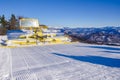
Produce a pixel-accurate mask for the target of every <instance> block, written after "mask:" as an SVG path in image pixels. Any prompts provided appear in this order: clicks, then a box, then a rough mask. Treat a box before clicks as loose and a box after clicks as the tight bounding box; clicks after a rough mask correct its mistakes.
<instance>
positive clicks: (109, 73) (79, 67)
mask: <svg viewBox="0 0 120 80" xmlns="http://www.w3.org/2000/svg"><path fill="white" fill-rule="evenodd" d="M119 79H120V47H118V46H106V45H91V44H83V43H74V44H59V45H48V46H34V47H22V48H10V49H9V48H0V80H119Z"/></svg>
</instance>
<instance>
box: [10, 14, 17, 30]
mask: <svg viewBox="0 0 120 80" xmlns="http://www.w3.org/2000/svg"><path fill="white" fill-rule="evenodd" d="M16 24H17V19H16V17H15V15H14V14H12V15H11V18H10V21H9V29H10V30H15V29H16Z"/></svg>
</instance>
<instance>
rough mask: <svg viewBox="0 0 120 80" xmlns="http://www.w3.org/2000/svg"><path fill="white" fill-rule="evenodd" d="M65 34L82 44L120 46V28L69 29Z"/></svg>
mask: <svg viewBox="0 0 120 80" xmlns="http://www.w3.org/2000/svg"><path fill="white" fill-rule="evenodd" d="M65 33H66V34H67V35H70V36H71V37H72V39H73V40H74V39H77V40H78V41H80V42H86V43H95V44H107V45H120V27H103V28H71V29H70V28H69V29H66V30H65Z"/></svg>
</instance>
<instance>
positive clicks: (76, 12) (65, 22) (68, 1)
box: [0, 0, 120, 27]
mask: <svg viewBox="0 0 120 80" xmlns="http://www.w3.org/2000/svg"><path fill="white" fill-rule="evenodd" d="M2 14H4V15H5V16H6V17H7V18H9V17H10V15H11V14H15V15H16V16H24V17H30V18H38V19H39V21H40V24H45V25H50V26H68V27H103V26H120V0H0V15H2Z"/></svg>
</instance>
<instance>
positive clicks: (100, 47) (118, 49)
mask: <svg viewBox="0 0 120 80" xmlns="http://www.w3.org/2000/svg"><path fill="white" fill-rule="evenodd" d="M77 47H88V48H98V49H105V50H117V51H120V48H114V47H107V46H77Z"/></svg>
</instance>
